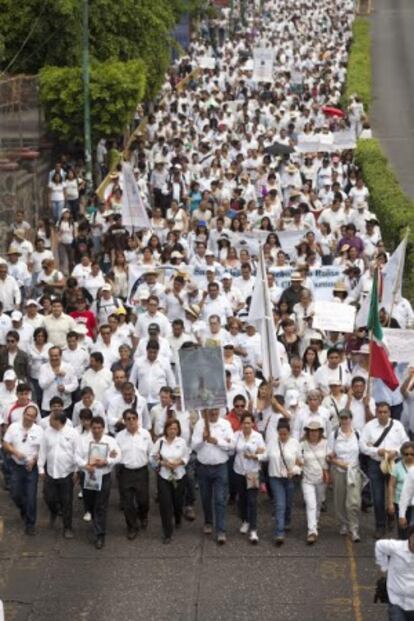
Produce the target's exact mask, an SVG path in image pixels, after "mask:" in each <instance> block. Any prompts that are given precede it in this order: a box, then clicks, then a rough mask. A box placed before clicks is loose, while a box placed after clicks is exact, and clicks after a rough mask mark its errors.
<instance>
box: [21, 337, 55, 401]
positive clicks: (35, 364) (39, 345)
mask: <svg viewBox="0 0 414 621" xmlns="http://www.w3.org/2000/svg"><path fill="white" fill-rule="evenodd" d="M47 339H48V334H47V331H46V329H45V328H43V327H40V328H36V329H35V331H34V332H33V341H32V343H31V344H30V345H29V347H28V349H27V354H28V356H29V367H30V383H31V385H32V387H33V392H34V395H33V396H34V398H35V400H36V403H37V404H38V405H39V406H40V404H41V403H42V399H43V390H42V389H41V388H40V386H39V373H40V367H41V366H42V365H44V364H46V363H47V362H49V349H50V348H51V347H52V344H51V343H48V342H47Z"/></svg>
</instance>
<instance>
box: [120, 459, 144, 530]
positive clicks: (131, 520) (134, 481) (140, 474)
mask: <svg viewBox="0 0 414 621" xmlns="http://www.w3.org/2000/svg"><path fill="white" fill-rule="evenodd" d="M118 485H119V493H120V495H121V504H122V509H123V511H124V515H125V521H126V523H127V527H128V528H133V529H135V530H138V519H140V520H141V521H142V520H146V519H147V517H148V511H149V473H148V467H147V466H144V467H143V468H137V469H136V470H129V469H128V468H125V467H124V466H121V467H120V468H119V471H118Z"/></svg>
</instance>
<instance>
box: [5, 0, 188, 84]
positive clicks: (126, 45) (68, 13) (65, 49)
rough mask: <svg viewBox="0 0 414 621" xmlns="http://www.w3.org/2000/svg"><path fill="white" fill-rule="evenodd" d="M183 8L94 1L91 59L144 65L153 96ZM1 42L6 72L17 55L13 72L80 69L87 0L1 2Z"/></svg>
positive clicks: (148, 0)
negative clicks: (83, 15)
mask: <svg viewBox="0 0 414 621" xmlns="http://www.w3.org/2000/svg"><path fill="white" fill-rule="evenodd" d="M184 8H185V1H184V0H139V1H137V0H115V2H114V1H113V0H89V43H90V54H91V58H92V59H93V60H95V61H98V62H106V61H114V60H117V61H124V62H125V61H128V60H133V59H138V58H139V59H141V60H143V61H144V63H145V65H146V70H147V74H148V75H147V78H148V79H147V93H146V95H147V96H153V95H154V94H155V92H156V90H157V88H158V87H159V86H160V84H161V83H162V80H163V77H164V73H165V71H166V69H167V67H168V64H169V61H170V48H171V36H170V33H171V31H172V29H173V28H174V25H175V24H176V23H177V21H178V20H179V19H180V16H181V14H182V11H183V10H184ZM28 35H30V36H29V38H28V39H27V42H26V43H25V45H24V47H23V49H21V47H22V44H23V43H24V42H25V40H26V38H27V36H28ZM1 38H3V39H4V55H3V58H2V59H0V67H1V68H2V69H3V70H4V69H5V68H6V67H7V66H8V65H9V63H10V62H11V61H12V60H13V59H14V57H15V56H16V55H17V58H16V59H15V60H14V61H13V64H12V65H11V67H10V72H11V73H29V74H36V73H38V72H39V71H40V69H42V68H43V67H45V66H56V67H77V66H80V65H81V59H82V0H24V2H15V0H0V39H1Z"/></svg>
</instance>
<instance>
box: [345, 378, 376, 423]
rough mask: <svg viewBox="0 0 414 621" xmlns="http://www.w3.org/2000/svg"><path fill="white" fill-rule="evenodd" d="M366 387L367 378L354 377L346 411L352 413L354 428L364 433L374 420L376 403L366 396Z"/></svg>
mask: <svg viewBox="0 0 414 621" xmlns="http://www.w3.org/2000/svg"><path fill="white" fill-rule="evenodd" d="M366 387H367V383H366V381H365V378H363V377H361V376H358V375H356V376H355V377H353V378H352V381H351V388H350V389H349V392H348V402H347V404H346V406H345V409H346V410H349V411H350V412H352V427H353V428H354V429H356V430H357V431H358V432H362V429H363V428H364V426H365V424H366V423H368V421H370V420H372V419H373V418H374V413H375V401H374V399H373V398H372V397H370V396H369V395H366V394H365V390H366Z"/></svg>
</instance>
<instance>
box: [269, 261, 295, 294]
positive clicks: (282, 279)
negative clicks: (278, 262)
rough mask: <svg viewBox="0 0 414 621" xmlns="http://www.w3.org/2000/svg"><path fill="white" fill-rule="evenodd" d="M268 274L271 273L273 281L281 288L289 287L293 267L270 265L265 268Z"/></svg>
mask: <svg viewBox="0 0 414 621" xmlns="http://www.w3.org/2000/svg"><path fill="white" fill-rule="evenodd" d="M267 271H268V272H269V274H273V277H274V279H275V283H276V285H277V286H278V287H281V288H282V289H287V288H288V287H290V277H291V276H292V272H293V267H290V266H288V265H287V266H286V267H271V268H269V269H268V270H267Z"/></svg>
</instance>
